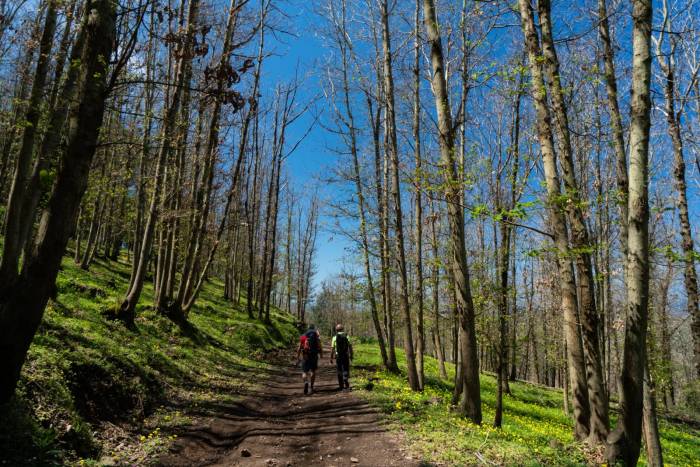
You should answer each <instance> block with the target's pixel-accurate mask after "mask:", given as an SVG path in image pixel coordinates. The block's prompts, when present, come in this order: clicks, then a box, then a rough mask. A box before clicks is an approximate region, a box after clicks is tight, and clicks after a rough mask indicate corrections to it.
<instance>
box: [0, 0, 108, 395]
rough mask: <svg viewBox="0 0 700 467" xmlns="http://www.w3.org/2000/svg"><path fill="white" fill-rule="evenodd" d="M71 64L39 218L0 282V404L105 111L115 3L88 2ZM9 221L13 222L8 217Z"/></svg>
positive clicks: (65, 234)
mask: <svg viewBox="0 0 700 467" xmlns="http://www.w3.org/2000/svg"><path fill="white" fill-rule="evenodd" d="M86 9H87V11H90V15H85V17H84V18H83V23H82V26H81V32H80V36H82V38H83V39H82V40H81V41H80V42H79V43H80V45H81V47H80V48H79V49H75V48H74V50H73V53H72V59H74V60H71V61H72V62H75V60H79V61H78V62H77V63H80V67H79V69H80V70H79V73H78V79H77V81H78V83H79V84H78V89H79V93H78V95H80V96H81V98H80V101H79V102H76V103H73V104H72V105H71V108H70V112H69V117H68V128H67V132H66V149H65V152H64V154H63V158H62V164H61V166H60V169H59V172H58V174H57V178H56V183H55V185H54V188H53V192H52V194H51V196H50V198H49V201H48V206H47V209H46V211H45V213H44V215H43V217H42V220H41V225H40V227H39V232H38V235H37V240H36V244H35V248H34V250H33V252H32V256H31V257H30V258H28V259H27V261H25V262H24V265H23V268H22V271H21V273H20V274H19V275H18V274H16V273H15V277H14V278H12V280H11V281H9V282H3V283H2V285H0V353H2V355H3V356H4V357H3V359H2V361H1V362H0V375H1V377H0V404H2V403H4V402H7V401H8V400H9V399H10V397H11V396H12V394H13V393H14V389H15V386H16V384H17V381H18V380H19V376H20V371H21V368H22V365H23V363H24V361H25V358H26V355H27V350H28V349H29V345H30V343H31V341H32V338H33V337H34V334H35V333H36V330H37V328H38V326H39V323H40V322H41V318H42V316H43V312H44V308H45V306H46V302H47V300H48V298H49V295H50V294H51V291H52V289H53V288H54V284H55V280H56V275H57V274H58V269H59V266H60V264H61V259H62V257H63V254H64V252H65V248H66V244H67V242H68V238H69V236H70V235H71V233H72V231H73V229H74V227H75V217H76V215H77V213H78V209H79V207H80V200H81V198H82V196H83V193H84V192H85V188H86V186H87V179H88V172H89V170H90V164H91V162H92V158H93V156H94V154H95V148H96V145H97V139H98V136H99V131H100V126H101V125H102V118H103V115H104V110H105V98H106V91H107V90H106V77H107V67H108V63H109V58H110V56H111V53H112V46H113V44H114V38H115V22H116V3H115V2H112V1H107V0H94V1H91V0H88V3H87V5H86ZM13 222H14V221H13Z"/></svg>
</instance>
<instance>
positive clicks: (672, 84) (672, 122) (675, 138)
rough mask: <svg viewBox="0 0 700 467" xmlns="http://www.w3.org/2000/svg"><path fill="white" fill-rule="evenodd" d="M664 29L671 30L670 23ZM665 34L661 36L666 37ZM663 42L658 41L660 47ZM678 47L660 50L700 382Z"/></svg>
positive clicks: (699, 324) (699, 325)
mask: <svg viewBox="0 0 700 467" xmlns="http://www.w3.org/2000/svg"><path fill="white" fill-rule="evenodd" d="M664 27H665V29H666V28H669V27H670V22H669V20H668V19H666V20H665V22H664ZM666 33H667V31H666V30H664V31H662V32H661V34H666ZM660 43H661V40H659V44H660ZM674 53H675V45H673V46H672V50H671V52H670V57H668V58H665V57H664V55H663V53H662V50H661V47H660V45H659V46H658V47H657V55H658V56H659V64H660V65H661V69H662V71H663V73H664V98H665V101H666V105H665V113H666V123H667V125H668V135H669V137H670V138H671V143H672V145H673V177H674V178H675V182H676V183H675V185H676V192H677V194H678V200H677V203H678V218H679V221H680V227H681V232H680V233H681V248H682V249H683V263H684V265H685V268H684V270H683V282H684V285H685V292H686V295H687V298H688V299H687V301H686V309H687V311H688V316H690V317H691V320H692V321H691V324H690V329H691V334H692V337H693V345H694V351H693V358H694V363H695V372H696V377H698V378H700V307H698V297H699V294H698V276H697V272H696V271H695V249H694V246H693V229H692V226H691V224H690V215H689V212H688V195H687V193H688V186H687V183H686V181H685V156H684V154H683V137H682V135H681V122H680V118H681V115H682V112H683V110H682V104H681V109H677V108H676V105H675V99H676V70H675V58H674Z"/></svg>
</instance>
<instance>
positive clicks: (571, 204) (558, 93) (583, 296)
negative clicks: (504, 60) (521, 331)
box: [538, 0, 609, 445]
mask: <svg viewBox="0 0 700 467" xmlns="http://www.w3.org/2000/svg"><path fill="white" fill-rule="evenodd" d="M538 7H539V14H540V27H541V33H542V52H543V56H544V58H545V70H546V75H547V78H548V80H549V85H550V88H551V91H552V92H551V104H552V108H553V110H554V115H555V119H554V122H555V125H554V129H555V132H556V135H557V142H558V143H559V152H560V156H561V157H560V164H561V167H562V174H563V181H564V189H565V194H566V197H567V198H568V199H570V201H568V202H567V203H566V206H567V211H568V217H569V221H570V223H571V244H572V247H573V249H574V251H573V252H574V253H575V256H576V270H577V271H578V276H577V279H578V288H579V292H580V293H579V297H578V299H579V307H580V309H579V319H580V321H581V328H582V333H581V334H582V337H583V348H584V356H585V362H586V377H587V378H586V379H587V385H588V400H589V407H590V422H589V430H590V431H589V437H588V441H589V443H591V444H592V445H598V444H601V443H604V442H605V439H606V437H607V435H608V423H609V422H608V396H607V394H606V391H605V384H604V379H603V364H602V360H601V352H600V338H599V335H598V330H599V327H600V326H599V322H598V321H599V320H598V310H597V309H596V302H595V289H594V281H593V265H592V260H591V254H590V252H589V251H590V249H591V248H592V247H593V245H592V244H591V240H590V234H589V232H588V227H587V226H586V221H585V219H584V217H583V211H582V209H581V204H582V201H583V200H582V198H581V195H580V193H581V190H580V189H579V186H578V183H577V180H576V171H575V170H576V169H575V166H574V159H573V150H572V147H571V135H570V133H569V119H568V115H567V109H566V103H565V101H564V91H563V89H562V84H561V76H560V73H559V59H558V57H557V53H556V48H555V46H554V38H553V33H552V21H551V3H550V0H539V1H538Z"/></svg>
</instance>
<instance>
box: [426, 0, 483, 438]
mask: <svg viewBox="0 0 700 467" xmlns="http://www.w3.org/2000/svg"><path fill="white" fill-rule="evenodd" d="M423 16H424V21H425V29H426V31H427V35H428V42H429V43H430V60H431V66H432V84H433V92H434V94H435V107H436V110H437V115H438V131H439V138H438V139H439V143H440V167H441V170H442V171H443V173H444V177H445V199H446V201H447V211H448V216H447V217H448V219H449V224H450V242H449V243H450V251H451V255H452V261H451V262H452V276H453V280H454V286H455V291H456V305H457V310H458V314H459V320H460V346H461V356H462V371H463V375H462V378H463V381H464V391H463V392H462V403H461V410H462V413H463V414H464V415H465V416H466V417H468V418H470V419H471V420H472V421H473V422H474V423H476V424H480V423H481V393H480V386H479V360H478V354H477V347H476V326H475V322H474V321H475V315H474V302H473V300H472V295H471V287H470V284H469V267H468V265H467V254H466V249H465V245H464V207H463V201H464V195H463V187H462V185H461V184H460V182H459V181H460V179H461V177H460V174H459V173H458V170H457V165H456V163H455V135H454V130H453V126H452V110H451V109H450V100H449V93H448V90H447V83H446V78H445V62H444V59H443V53H442V39H441V37H440V33H439V30H438V23H437V15H436V13H435V2H434V1H433V0H424V1H423Z"/></svg>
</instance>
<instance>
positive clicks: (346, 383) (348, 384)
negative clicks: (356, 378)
mask: <svg viewBox="0 0 700 467" xmlns="http://www.w3.org/2000/svg"><path fill="white" fill-rule="evenodd" d="M345 389H350V381H348V380H347V379H346V380H345Z"/></svg>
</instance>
